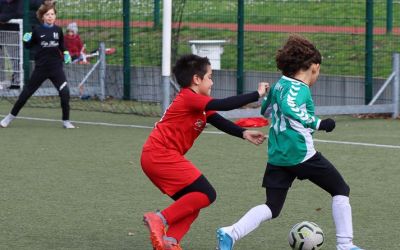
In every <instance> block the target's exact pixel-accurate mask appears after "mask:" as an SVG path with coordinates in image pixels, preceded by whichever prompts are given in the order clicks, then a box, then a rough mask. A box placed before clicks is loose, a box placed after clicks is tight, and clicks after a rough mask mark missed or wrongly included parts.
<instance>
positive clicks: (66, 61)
mask: <svg viewBox="0 0 400 250" xmlns="http://www.w3.org/2000/svg"><path fill="white" fill-rule="evenodd" d="M64 62H65V63H66V64H68V63H71V62H72V58H71V55H70V54H69V52H68V51H64Z"/></svg>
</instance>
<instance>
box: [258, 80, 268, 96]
mask: <svg viewBox="0 0 400 250" xmlns="http://www.w3.org/2000/svg"><path fill="white" fill-rule="evenodd" d="M257 91H258V94H259V95H260V97H263V96H264V95H265V94H266V93H267V92H268V91H269V83H268V82H260V83H258V89H257Z"/></svg>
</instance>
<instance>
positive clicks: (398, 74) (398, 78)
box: [392, 53, 400, 119]
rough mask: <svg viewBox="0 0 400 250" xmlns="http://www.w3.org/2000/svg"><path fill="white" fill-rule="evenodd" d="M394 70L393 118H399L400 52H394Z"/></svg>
mask: <svg viewBox="0 0 400 250" xmlns="http://www.w3.org/2000/svg"><path fill="white" fill-rule="evenodd" d="M393 72H394V73H395V75H394V81H393V91H392V92H393V115H392V118H394V119H395V118H397V117H398V116H399V101H400V100H399V99H400V97H399V95H400V54H399V53H394V54H393Z"/></svg>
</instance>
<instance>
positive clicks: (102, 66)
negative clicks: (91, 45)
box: [99, 42, 106, 101]
mask: <svg viewBox="0 0 400 250" xmlns="http://www.w3.org/2000/svg"><path fill="white" fill-rule="evenodd" d="M99 56H100V58H99V60H100V65H99V81H100V101H104V100H105V98H106V89H105V80H106V46H105V44H104V42H101V43H100V48H99Z"/></svg>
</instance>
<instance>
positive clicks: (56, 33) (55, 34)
mask: <svg viewBox="0 0 400 250" xmlns="http://www.w3.org/2000/svg"><path fill="white" fill-rule="evenodd" d="M53 37H54V39H57V40H58V32H53Z"/></svg>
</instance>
